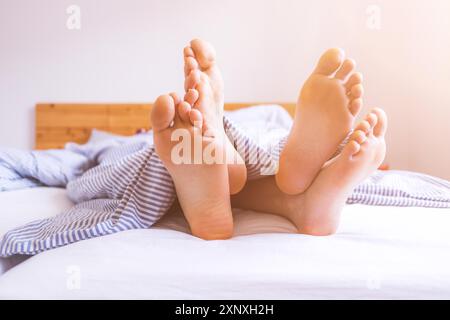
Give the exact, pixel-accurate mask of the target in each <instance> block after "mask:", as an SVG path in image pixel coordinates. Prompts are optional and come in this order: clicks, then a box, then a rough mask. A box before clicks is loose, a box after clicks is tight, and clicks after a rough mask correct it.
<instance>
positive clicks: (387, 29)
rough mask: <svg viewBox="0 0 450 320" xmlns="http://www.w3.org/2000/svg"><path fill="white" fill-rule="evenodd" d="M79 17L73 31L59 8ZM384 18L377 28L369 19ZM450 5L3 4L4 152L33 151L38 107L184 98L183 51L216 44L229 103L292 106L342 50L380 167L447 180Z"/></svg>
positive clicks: (216, 0)
mask: <svg viewBox="0 0 450 320" xmlns="http://www.w3.org/2000/svg"><path fill="white" fill-rule="evenodd" d="M71 4H76V5H79V6H80V8H81V14H82V16H81V30H79V31H70V30H68V29H67V28H66V19H67V14H66V8H67V7H68V6H69V5H71ZM371 4H376V5H378V6H379V7H380V8H381V29H380V30H372V29H370V28H368V27H367V26H366V22H367V19H368V15H367V14H366V9H367V7H368V6H369V5H371ZM449 14H450V1H448V0H442V1H439V0H429V1H425V0H423V1H417V0H396V1H392V0H378V1H376V0H373V1H366V0H346V1H334V0H321V1H301V0H282V1H279V0H277V1H275V0H273V1H261V0H247V1H241V0H227V1H223V0H198V1H186V0H172V1H163V0H151V1H148V0H147V1H145V0H122V1H112V0H95V1H92V0H70V1H67V0H58V1H55V0H39V1H36V0H0V145H1V146H11V147H22V148H29V147H32V145H33V130H34V128H33V121H34V120H33V108H34V104H35V103H36V102H50V101H51V102H142V101H153V100H154V99H155V97H156V96H157V95H159V94H160V93H163V92H167V91H169V90H174V89H175V90H178V91H181V90H182V59H181V49H182V48H183V46H184V44H185V43H186V42H187V41H188V40H189V39H190V38H192V37H203V38H205V39H208V40H210V41H211V42H213V43H214V45H215V46H216V48H217V51H218V53H219V58H220V64H221V66H222V68H223V71H224V77H225V81H226V97H227V100H228V101H294V100H295V99H296V96H297V92H298V90H299V87H300V85H301V83H302V82H303V81H304V80H305V78H306V77H307V75H308V73H309V72H310V70H311V69H312V67H313V64H314V63H315V61H316V59H317V57H318V56H319V54H320V53H321V52H322V51H323V50H324V49H326V48H327V47H331V46H340V47H343V48H345V50H346V51H347V53H348V54H349V55H351V56H352V57H354V58H355V59H356V60H357V61H358V63H359V67H360V69H361V70H362V71H363V72H364V74H365V84H366V93H367V96H366V97H367V98H366V102H367V104H368V105H369V106H379V107H382V108H384V109H386V111H387V112H388V113H389V116H390V131H389V136H388V143H389V155H388V162H389V163H390V164H391V166H392V167H394V168H400V169H409V170H417V171H422V172H426V173H430V174H434V175H438V176H441V177H444V178H447V179H450V165H449V164H450V148H449V142H450V141H449V137H450V126H449V125H448V123H449V121H450V90H449V89H448V86H449V80H450V42H449V39H450V19H448V15H449Z"/></svg>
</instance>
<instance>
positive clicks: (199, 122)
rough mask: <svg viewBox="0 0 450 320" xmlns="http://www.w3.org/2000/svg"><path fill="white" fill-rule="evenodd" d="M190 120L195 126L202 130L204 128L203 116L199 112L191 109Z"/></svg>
mask: <svg viewBox="0 0 450 320" xmlns="http://www.w3.org/2000/svg"><path fill="white" fill-rule="evenodd" d="M189 120H190V121H191V123H192V125H193V126H195V127H197V128H200V129H201V128H202V127H203V115H202V113H201V112H200V111H199V110H197V109H191V111H190V113H189Z"/></svg>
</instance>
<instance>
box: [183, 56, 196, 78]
mask: <svg viewBox="0 0 450 320" xmlns="http://www.w3.org/2000/svg"><path fill="white" fill-rule="evenodd" d="M195 69H198V63H197V60H195V58H193V57H185V58H184V76H185V77H187V76H189V74H190V73H191V72H192V70H195Z"/></svg>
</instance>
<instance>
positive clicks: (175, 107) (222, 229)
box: [152, 80, 233, 240]
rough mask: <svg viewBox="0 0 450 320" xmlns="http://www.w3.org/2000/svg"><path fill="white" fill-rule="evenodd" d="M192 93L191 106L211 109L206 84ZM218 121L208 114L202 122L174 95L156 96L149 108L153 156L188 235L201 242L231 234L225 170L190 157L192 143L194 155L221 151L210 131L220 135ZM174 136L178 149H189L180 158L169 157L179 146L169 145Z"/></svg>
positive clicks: (221, 143) (218, 140)
mask: <svg viewBox="0 0 450 320" xmlns="http://www.w3.org/2000/svg"><path fill="white" fill-rule="evenodd" d="M197 88H198V91H197V90H195V91H193V92H192V94H193V95H195V97H196V99H194V101H193V103H196V102H197V99H198V100H199V101H201V103H202V106H205V108H206V106H207V105H210V106H211V107H212V108H214V107H215V106H214V105H213V103H214V100H213V98H212V96H213V92H212V89H211V86H210V85H209V83H208V82H206V81H204V80H201V81H200V82H199V84H198V86H197ZM205 110H207V109H205ZM218 118H219V115H217V116H216V117H214V114H213V113H210V114H208V117H207V118H206V117H203V115H202V114H201V113H200V112H199V110H197V109H193V108H191V105H190V104H189V103H188V102H186V101H181V100H180V99H179V98H178V97H177V96H176V94H171V95H163V96H160V97H159V98H158V99H157V101H156V102H155V104H154V106H153V109H152V124H153V130H154V141H155V147H156V152H157V153H158V155H159V157H160V158H161V160H162V162H163V163H164V165H165V167H166V168H167V170H168V171H169V173H170V175H171V176H172V179H173V181H174V184H175V188H176V192H177V196H178V200H179V202H180V205H181V208H182V209H183V213H184V215H185V216H186V219H187V221H188V222H189V225H190V227H191V231H192V234H193V235H195V236H197V237H200V238H203V239H206V240H215V239H227V238H230V237H231V236H232V233H233V218H232V212H231V204H230V192H229V184H228V169H227V165H226V164H225V163H223V162H222V163H220V162H219V163H217V162H212V163H211V162H206V161H203V159H200V161H197V160H198V159H196V158H195V157H196V155H197V153H198V150H197V149H198V146H197V147H195V145H196V143H197V144H199V145H200V153H203V152H205V150H214V151H215V152H224V150H225V146H224V140H223V139H222V136H220V137H217V136H215V133H216V132H221V130H223V129H221V128H218V127H217V126H218V124H220V125H221V126H222V123H221V122H220V119H218ZM203 122H205V124H207V125H208V126H210V127H211V128H210V129H211V130H210V133H211V135H210V136H205V135H203V131H202V126H203ZM193 123H194V124H195V125H193ZM175 137H183V139H182V141H181V142H182V143H183V144H184V145H185V143H188V144H187V146H188V147H189V148H188V149H187V150H183V152H182V154H177V153H176V152H175V153H174V150H177V146H178V145H179V144H180V142H179V141H173V140H176V139H174V138H175ZM198 137H200V143H199V142H198V141H199V140H198ZM194 149H195V150H194ZM178 155H180V156H181V157H183V159H184V160H186V157H187V161H184V162H180V161H179V160H180V159H177V156H178Z"/></svg>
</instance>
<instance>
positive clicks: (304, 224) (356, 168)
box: [289, 109, 387, 235]
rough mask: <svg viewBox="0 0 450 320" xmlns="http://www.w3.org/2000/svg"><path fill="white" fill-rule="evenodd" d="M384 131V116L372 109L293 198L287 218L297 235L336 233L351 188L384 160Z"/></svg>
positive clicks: (382, 113)
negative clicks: (333, 156) (344, 142)
mask: <svg viewBox="0 0 450 320" xmlns="http://www.w3.org/2000/svg"><path fill="white" fill-rule="evenodd" d="M386 128H387V118H386V114H385V113H384V111H383V110H381V109H374V110H373V111H372V112H371V113H369V115H368V116H367V117H366V120H363V121H361V123H360V124H358V126H357V127H356V128H355V131H354V132H353V133H352V135H351V137H350V139H349V141H348V143H347V144H346V146H345V147H344V149H343V150H342V153H341V154H340V155H338V156H337V157H336V158H334V159H333V160H331V161H330V162H329V163H328V164H327V165H326V166H325V167H324V168H323V169H322V170H321V171H320V172H319V174H318V176H317V178H316V179H315V180H314V182H313V183H312V185H311V186H310V187H309V188H308V190H307V191H306V192H305V193H304V194H302V195H298V196H294V198H295V200H294V201H293V202H292V205H291V207H292V210H291V211H290V212H291V213H290V216H289V218H290V219H291V220H292V221H293V222H294V223H295V225H296V226H297V228H298V229H299V232H300V233H305V234H311V235H329V234H332V233H334V232H335V231H336V229H337V227H338V225H339V218H340V212H341V210H342V208H343V206H344V205H345V202H346V200H347V198H348V197H349V196H350V194H351V192H352V191H353V189H354V188H355V187H356V186H357V184H358V183H360V182H361V181H362V180H364V179H365V178H367V177H368V176H369V175H370V174H371V173H373V172H375V170H376V169H377V168H378V167H379V165H380V164H381V163H382V162H383V160H384V157H385V154H386V143H385V140H384V135H385V132H386ZM294 198H292V199H294Z"/></svg>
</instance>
